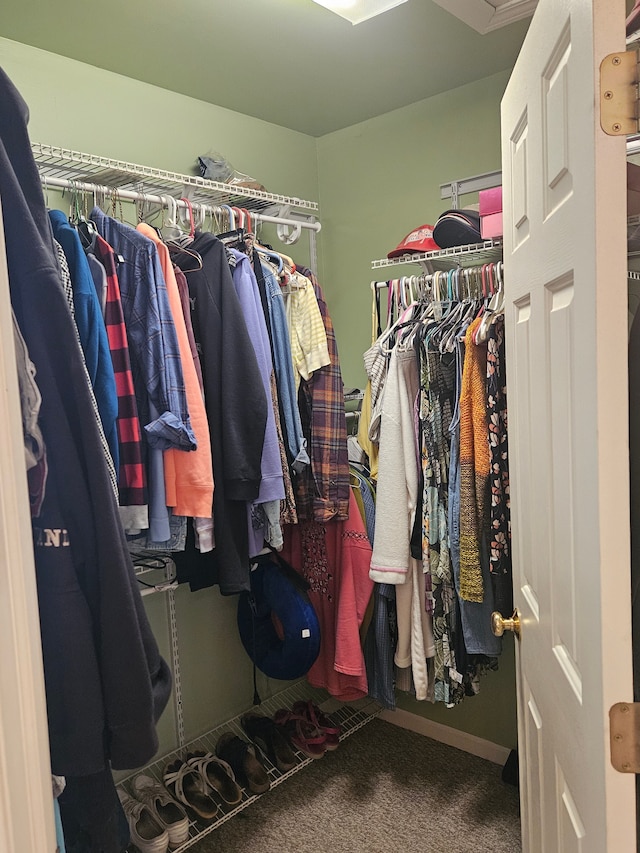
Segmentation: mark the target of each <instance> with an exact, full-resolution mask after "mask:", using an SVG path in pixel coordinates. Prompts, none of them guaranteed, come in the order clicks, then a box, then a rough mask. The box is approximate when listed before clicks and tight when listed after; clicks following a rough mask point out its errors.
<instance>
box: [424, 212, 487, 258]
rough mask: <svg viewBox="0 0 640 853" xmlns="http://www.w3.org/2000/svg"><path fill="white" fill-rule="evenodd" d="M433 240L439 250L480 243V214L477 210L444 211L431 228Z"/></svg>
mask: <svg viewBox="0 0 640 853" xmlns="http://www.w3.org/2000/svg"><path fill="white" fill-rule="evenodd" d="M433 239H434V240H435V241H436V243H437V244H438V246H440V248H441V249H450V248H452V247H453V246H468V245H469V244H470V243H481V242H482V236H481V234H480V214H479V213H478V211H477V210H445V212H444V213H443V214H441V215H440V217H439V218H438V221H437V222H436V224H435V226H434V228H433Z"/></svg>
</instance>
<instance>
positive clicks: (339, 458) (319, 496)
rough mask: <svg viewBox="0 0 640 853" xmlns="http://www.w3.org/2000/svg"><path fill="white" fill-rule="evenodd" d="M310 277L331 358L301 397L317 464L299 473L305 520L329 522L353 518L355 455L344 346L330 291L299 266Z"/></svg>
mask: <svg viewBox="0 0 640 853" xmlns="http://www.w3.org/2000/svg"><path fill="white" fill-rule="evenodd" d="M297 269H298V272H299V273H301V275H304V276H306V277H307V278H308V279H310V281H311V283H312V284H313V289H314V292H315V294H316V298H317V300H318V306H319V308H320V313H321V315H322V320H323V323H324V326H325V330H326V333H327V347H328V349H329V357H330V358H331V363H330V364H327V365H326V366H325V367H321V368H319V369H318V370H315V371H314V372H313V373H312V375H311V376H310V377H309V379H308V380H307V381H305V380H302V382H301V384H300V392H299V395H298V402H299V405H300V416H301V419H302V429H303V432H304V434H305V437H306V439H307V448H308V450H309V456H310V458H311V465H310V466H307V468H305V469H304V470H303V471H302V472H301V473H300V474H299V475H298V476H297V477H296V478H295V484H294V488H295V493H296V506H297V508H298V518H299V519H305V520H310V519H315V521H318V522H321V523H324V522H326V521H331V520H334V519H335V520H345V519H347V518H349V490H350V486H349V458H348V454H347V419H346V417H345V410H344V385H343V382H342V374H341V372H340V361H339V359H338V347H337V344H336V337H335V334H334V331H333V323H332V322H331V317H330V316H329V312H328V310H327V304H326V302H325V300H324V294H323V293H322V289H321V287H320V285H319V284H318V281H317V279H316V277H315V276H314V275H313V273H312V272H311V271H310V270H308V269H305V268H304V267H298V268H297Z"/></svg>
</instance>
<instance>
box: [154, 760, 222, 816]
mask: <svg viewBox="0 0 640 853" xmlns="http://www.w3.org/2000/svg"><path fill="white" fill-rule="evenodd" d="M162 781H163V782H164V785H165V788H166V789H167V790H168V791H169V793H170V794H171V795H172V797H174V799H176V800H177V801H178V802H179V803H182V804H183V805H185V806H188V807H189V808H190V809H191V810H192V811H194V812H195V813H196V814H197V815H198V817H201V818H204V820H211V819H212V818H214V817H215V816H216V815H217V814H218V804H217V803H216V802H215V801H214V800H212V799H211V797H210V796H209V794H207V786H206V785H205V783H204V780H203V779H202V777H201V776H200V773H198V772H197V771H196V770H194V769H193V768H191V767H189V765H188V764H185V763H184V761H179V760H178V761H174V762H173V763H172V764H167V766H166V767H165V768H164V774H163V777H162Z"/></svg>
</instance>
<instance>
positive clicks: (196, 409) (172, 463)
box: [137, 222, 214, 518]
mask: <svg viewBox="0 0 640 853" xmlns="http://www.w3.org/2000/svg"><path fill="white" fill-rule="evenodd" d="M137 230H138V231H139V232H140V233H141V234H143V235H144V236H145V237H148V238H149V239H150V240H151V241H152V242H153V243H154V244H155V246H156V249H157V252H158V258H159V259H160V267H161V269H162V274H163V277H164V281H165V284H166V288H167V298H168V301H169V310H170V312H171V317H172V319H173V324H174V327H175V330H176V337H177V341H178V350H179V353H180V362H181V367H182V375H183V378H184V385H185V394H186V399H187V406H188V410H189V418H190V421H191V425H192V428H193V433H194V436H195V439H196V443H197V447H195V449H193V450H191V451H190V452H188V453H185V452H184V451H183V450H180V449H177V448H169V449H167V450H165V452H164V481H165V492H166V501H167V506H169V507H171V509H172V512H173V514H174V515H182V516H191V517H203V518H205V517H209V518H210V517H211V514H212V512H213V488H214V486H213V467H212V462H211V439H210V435H209V422H208V420H207V413H206V411H205V406H204V400H203V398H202V392H201V391H200V386H199V383H198V375H197V373H196V369H195V365H194V362H193V357H192V355H191V348H190V346H189V337H188V335H187V327H186V324H185V322H184V316H183V313H182V303H181V301H180V293H179V291H178V284H177V282H176V277H175V274H174V272H173V263H172V261H171V257H170V255H169V249H168V248H167V246H166V245H165V244H164V243H163V242H162V240H161V239H160V237H159V236H158V233H157V232H156V231H155V230H154V229H153V228H152V227H151V226H150V225H147V224H146V223H144V222H141V223H140V224H139V225H138V227H137Z"/></svg>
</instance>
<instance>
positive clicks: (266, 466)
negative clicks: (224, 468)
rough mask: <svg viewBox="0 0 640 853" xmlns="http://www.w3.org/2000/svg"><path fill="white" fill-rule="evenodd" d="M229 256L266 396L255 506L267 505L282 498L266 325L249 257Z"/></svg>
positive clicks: (234, 250) (237, 254)
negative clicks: (264, 423) (232, 262)
mask: <svg viewBox="0 0 640 853" xmlns="http://www.w3.org/2000/svg"><path fill="white" fill-rule="evenodd" d="M231 253H232V255H233V257H234V258H235V261H236V266H235V269H234V270H233V283H234V285H235V289H236V293H237V294H238V299H239V301H240V305H241V307H242V313H243V314H244V319H245V322H246V324H247V329H248V331H249V337H250V338H251V342H252V344H253V348H254V350H255V353H256V359H257V361H258V366H259V368H260V375H261V376H262V381H263V384H264V391H265V394H266V396H267V404H268V405H267V426H266V429H265V435H264V445H263V448H262V461H261V463H260V470H261V473H262V481H261V483H260V492H259V493H258V497H257V499H256V501H255V503H267V502H268V501H277V500H283V499H284V481H283V478H282V463H281V461H280V447H279V444H278V434H277V432H276V421H275V416H274V413H273V406H272V405H270V401H271V373H272V371H273V361H272V359H271V345H270V343H269V333H268V332H267V324H266V322H265V319H264V312H263V310H262V302H261V300H260V291H259V290H258V282H257V281H256V277H255V274H254V272H253V269H252V268H251V264H250V262H249V258H248V257H247V256H246V255H244V254H242V252H238V251H237V250H236V249H231Z"/></svg>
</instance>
